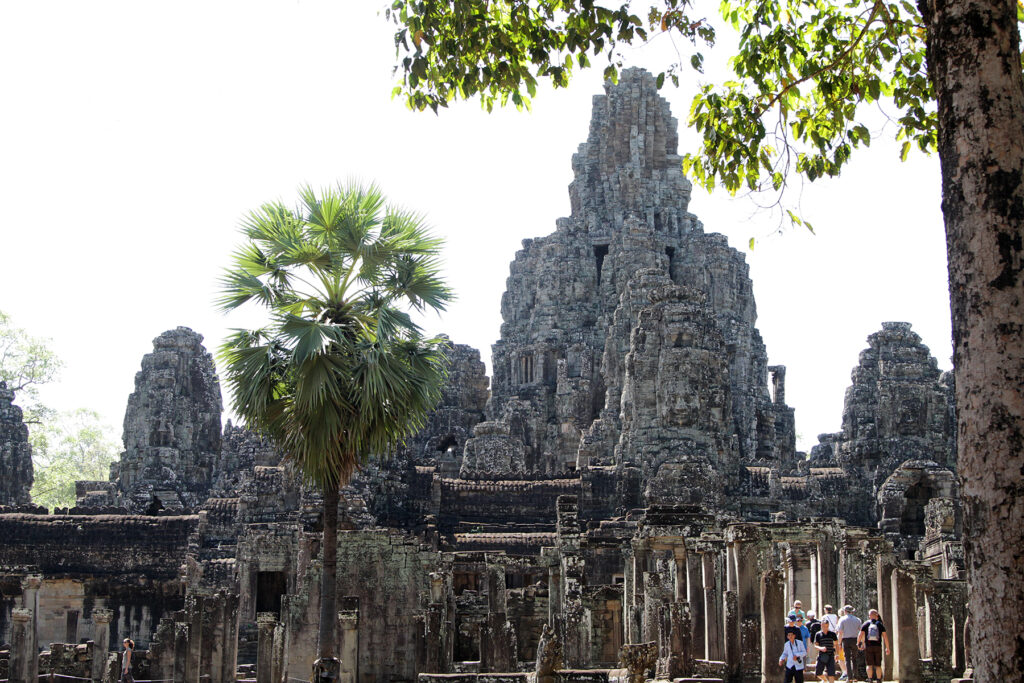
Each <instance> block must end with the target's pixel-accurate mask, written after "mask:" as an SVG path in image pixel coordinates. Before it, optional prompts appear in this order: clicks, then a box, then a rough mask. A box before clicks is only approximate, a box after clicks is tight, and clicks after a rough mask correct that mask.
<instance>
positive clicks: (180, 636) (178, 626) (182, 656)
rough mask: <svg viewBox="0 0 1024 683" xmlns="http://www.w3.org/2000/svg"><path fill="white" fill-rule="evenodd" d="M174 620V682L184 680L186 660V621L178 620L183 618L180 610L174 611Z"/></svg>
mask: <svg viewBox="0 0 1024 683" xmlns="http://www.w3.org/2000/svg"><path fill="white" fill-rule="evenodd" d="M176 614H177V616H176V617H175V622H174V675H173V676H172V678H173V679H174V681H175V683H181V682H182V681H185V680H186V678H185V676H186V669H187V662H188V623H187V622H185V621H179V620H178V619H184V615H183V614H182V613H181V612H177V613H176Z"/></svg>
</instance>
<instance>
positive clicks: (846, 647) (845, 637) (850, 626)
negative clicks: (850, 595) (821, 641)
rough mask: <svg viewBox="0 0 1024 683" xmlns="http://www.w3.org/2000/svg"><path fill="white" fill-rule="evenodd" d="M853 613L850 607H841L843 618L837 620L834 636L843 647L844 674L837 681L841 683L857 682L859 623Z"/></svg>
mask: <svg viewBox="0 0 1024 683" xmlns="http://www.w3.org/2000/svg"><path fill="white" fill-rule="evenodd" d="M853 612H854V609H853V606H852V605H846V606H844V607H843V617H842V618H841V619H840V620H839V629H838V631H839V632H838V633H837V634H836V635H837V636H839V642H840V643H842V646H843V657H845V658H846V673H844V674H843V676H842V677H841V678H840V679H839V680H841V681H847V680H848V681H851V682H852V681H856V680H857V661H858V659H859V658H860V657H859V655H860V651H859V650H858V649H857V638H858V637H859V636H860V624H861V621H860V619H858V618H857V617H855V616H854V615H853Z"/></svg>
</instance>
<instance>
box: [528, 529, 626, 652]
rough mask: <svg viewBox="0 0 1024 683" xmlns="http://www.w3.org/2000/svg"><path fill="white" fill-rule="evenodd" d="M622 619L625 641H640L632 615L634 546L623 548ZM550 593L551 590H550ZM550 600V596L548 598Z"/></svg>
mask: <svg viewBox="0 0 1024 683" xmlns="http://www.w3.org/2000/svg"><path fill="white" fill-rule="evenodd" d="M622 557H623V567H622V621H623V634H622V635H623V642H625V643H635V642H638V640H639V638H638V637H637V633H636V627H635V625H634V623H633V619H632V617H631V615H632V614H633V592H634V586H635V585H636V573H635V569H636V567H635V565H634V563H633V548H632V546H628V545H627V546H626V547H625V548H623V549H622ZM549 595H550V591H549ZM548 600H549V602H550V600H551V599H550V598H548Z"/></svg>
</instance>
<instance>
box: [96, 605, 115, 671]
mask: <svg viewBox="0 0 1024 683" xmlns="http://www.w3.org/2000/svg"><path fill="white" fill-rule="evenodd" d="M113 618H114V613H113V612H112V611H110V610H109V609H101V608H98V607H94V608H93V610H92V628H93V632H92V642H93V655H92V670H91V672H90V675H91V676H92V679H93V680H94V681H99V680H101V679H102V678H103V668H104V667H105V666H106V663H107V652H108V651H109V650H110V620H111V619H113Z"/></svg>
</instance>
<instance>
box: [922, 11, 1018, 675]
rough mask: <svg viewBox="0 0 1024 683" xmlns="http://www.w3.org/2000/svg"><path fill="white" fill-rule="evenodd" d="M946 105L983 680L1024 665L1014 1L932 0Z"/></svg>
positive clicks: (937, 76) (952, 280) (971, 562)
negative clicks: (983, 653) (1021, 664)
mask: <svg viewBox="0 0 1024 683" xmlns="http://www.w3.org/2000/svg"><path fill="white" fill-rule="evenodd" d="M919 1H920V6H921V10H922V14H923V16H924V19H925V23H926V24H927V40H928V43H927V48H928V69H929V77H930V79H931V82H932V85H933V87H934V89H935V94H936V97H937V100H938V136H939V137H938V148H939V158H940V161H941V164H942V211H943V214H944V219H945V226H946V248H947V256H948V260H949V290H950V304H951V308H952V319H953V352H954V366H955V377H956V405H957V438H958V460H959V462H958V469H959V473H960V484H961V497H962V500H963V504H964V522H965V523H964V542H965V551H966V561H967V569H968V581H969V584H970V593H969V595H970V597H969V604H970V608H969V611H970V623H971V628H972V631H973V635H974V637H975V642H981V643H991V644H992V647H988V648H986V650H985V656H984V657H978V658H976V659H977V661H976V662H975V673H976V676H977V679H978V680H979V681H1003V680H1016V679H1017V678H1018V677H1019V675H1020V663H1021V662H1022V661H1024V632H1022V631H1021V629H1020V628H1017V627H1011V628H1009V629H1008V628H1007V624H1020V623H1021V622H1022V621H1024V571H1022V567H1024V339H1022V336H1024V335H1022V332H1024V279H1022V271H1024V247H1022V242H1024V79H1022V77H1021V64H1020V55H1019V42H1020V41H1019V36H1018V31H1017V11H1016V9H1017V8H1016V4H1015V2H1014V1H1013V0H919Z"/></svg>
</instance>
